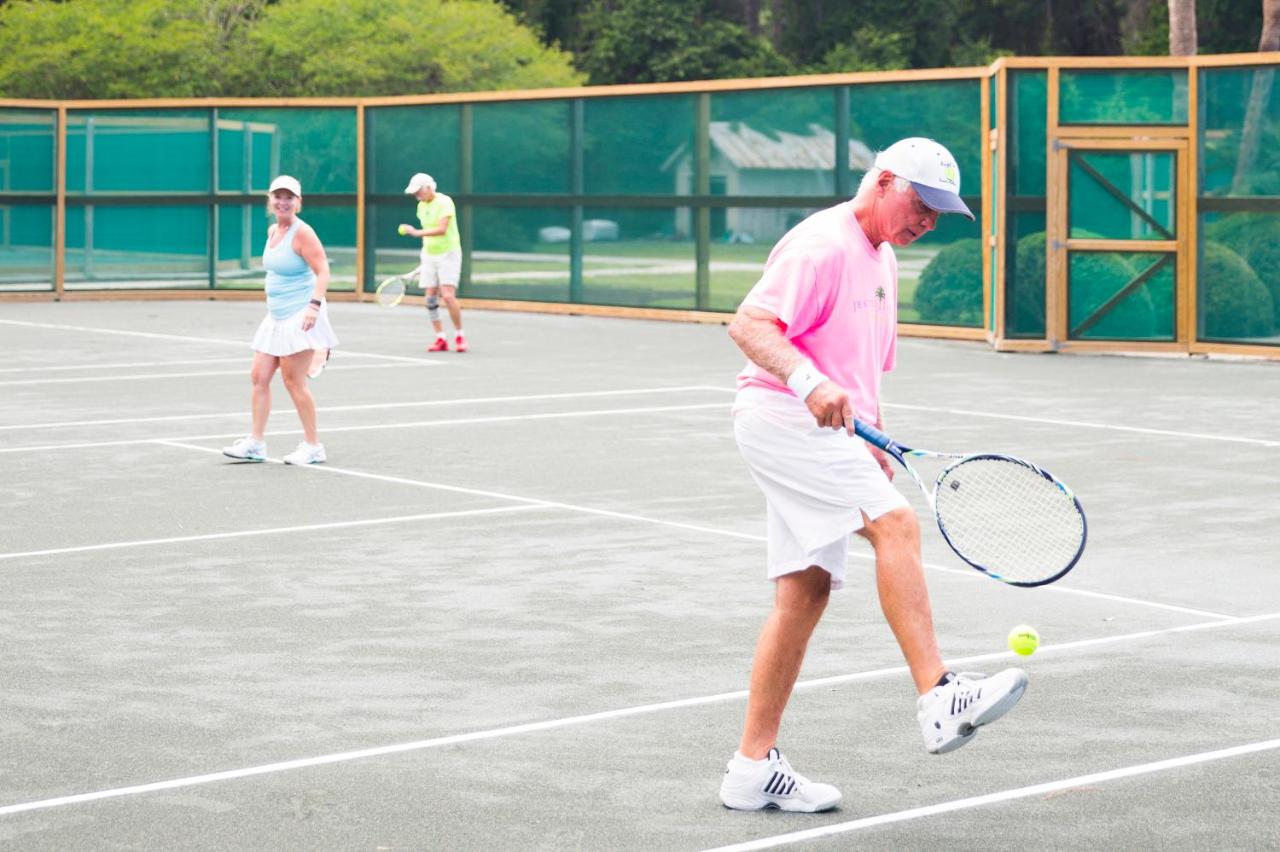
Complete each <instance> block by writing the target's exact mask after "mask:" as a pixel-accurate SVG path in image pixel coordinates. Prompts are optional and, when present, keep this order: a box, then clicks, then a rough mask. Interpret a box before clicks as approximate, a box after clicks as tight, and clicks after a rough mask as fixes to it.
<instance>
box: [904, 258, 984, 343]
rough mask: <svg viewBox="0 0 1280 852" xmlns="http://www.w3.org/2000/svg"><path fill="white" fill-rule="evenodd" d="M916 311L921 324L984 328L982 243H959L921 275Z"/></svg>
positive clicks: (931, 261) (933, 261)
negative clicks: (982, 326)
mask: <svg viewBox="0 0 1280 852" xmlns="http://www.w3.org/2000/svg"><path fill="white" fill-rule="evenodd" d="M915 308H916V311H917V312H918V313H919V315H920V321H921V322H929V323H938V324H940V325H968V326H981V325H982V240H980V239H978V238H977V237H974V238H972V239H966V240H956V241H955V242H954V243H951V244H950V245H948V246H946V247H945V248H943V249H942V250H941V251H939V252H938V253H937V254H935V255H934V256H933V257H932V258H931V259H930V261H929V265H928V266H926V267H925V268H924V270H923V271H922V272H921V273H920V281H919V284H917V286H916V295H915Z"/></svg>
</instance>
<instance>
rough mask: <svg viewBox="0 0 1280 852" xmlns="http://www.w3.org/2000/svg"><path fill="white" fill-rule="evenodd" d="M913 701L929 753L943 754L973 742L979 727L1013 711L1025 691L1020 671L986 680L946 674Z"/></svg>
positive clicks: (984, 676)
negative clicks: (943, 681) (942, 681)
mask: <svg viewBox="0 0 1280 852" xmlns="http://www.w3.org/2000/svg"><path fill="white" fill-rule="evenodd" d="M947 677H948V680H947V682H946V683H944V684H942V685H941V686H935V687H934V688H933V689H931V690H929V691H928V692H926V693H925V694H924V695H921V696H920V698H919V700H918V701H916V719H917V720H918V721H919V722H920V733H921V734H923V735H924V748H925V751H927V752H929V753H930V754H946V753H947V752H949V751H955V750H956V749H958V748H960V746H962V745H964V744H965V743H967V742H969V740H971V739H973V737H974V735H976V734H977V733H978V728H980V727H982V726H983V725H989V724H990V723H992V722H994V721H995V720H996V719H999V718H1000V717H1001V716H1003V715H1004V714H1005V713H1008V712H1009V711H1010V710H1012V709H1013V705H1015V704H1017V703H1018V699H1020V698H1022V693H1024V692H1026V691H1027V674H1026V672H1024V671H1023V670H1022V669H1005V670H1004V671H1002V672H998V673H996V674H993V675H991V677H987V676H986V675H982V674H974V673H972V672H963V673H961V674H959V675H956V674H949V675H948V676H947Z"/></svg>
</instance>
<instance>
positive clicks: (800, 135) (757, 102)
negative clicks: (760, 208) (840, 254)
mask: <svg viewBox="0 0 1280 852" xmlns="http://www.w3.org/2000/svg"><path fill="white" fill-rule="evenodd" d="M834 128H835V100H834V95H833V94H832V91H831V90H830V89H782V90H774V91H765V92H729V93H723V94H721V93H717V94H714V95H712V96H711V126H710V128H709V131H708V133H709V138H710V144H711V151H710V154H711V162H710V166H711V173H710V178H711V181H710V183H711V194H712V195H780V196H786V195H833V194H834V193H835V155H836V137H835V129H834ZM850 148H851V150H855V149H856V150H857V152H858V157H857V164H856V167H854V161H853V159H852V158H851V160H850V165H851V168H854V169H855V170H856V171H863V170H865V169H866V168H867V165H868V161H867V152H866V150H865V147H864V146H854V145H852V144H851V145H850ZM692 165H693V164H692V157H691V156H690V155H689V154H686V155H685V156H684V157H683V158H682V159H681V163H680V166H681V167H682V171H683V172H684V174H685V175H687V176H688V178H687V179H688V180H691V179H692Z"/></svg>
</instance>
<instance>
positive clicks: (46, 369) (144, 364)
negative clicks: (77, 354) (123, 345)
mask: <svg viewBox="0 0 1280 852" xmlns="http://www.w3.org/2000/svg"><path fill="white" fill-rule="evenodd" d="M242 363H244V359H243V358H197V359H193V360H184V361H133V362H128V363H118V364H63V365H60V366H56V367H47V366H38V367H36V366H32V367H0V373H46V372H51V371H57V370H63V371H65V370H121V369H130V370H132V369H134V368H137V367H172V366H173V365H174V364H242Z"/></svg>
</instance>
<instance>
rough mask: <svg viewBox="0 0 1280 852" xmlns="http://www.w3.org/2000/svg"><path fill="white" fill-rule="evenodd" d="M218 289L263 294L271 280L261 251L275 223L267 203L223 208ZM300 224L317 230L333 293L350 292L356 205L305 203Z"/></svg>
mask: <svg viewBox="0 0 1280 852" xmlns="http://www.w3.org/2000/svg"><path fill="white" fill-rule="evenodd" d="M217 208H218V264H217V286H218V287H219V288H224V289H233V290H260V289H262V286H263V283H264V282H265V280H266V270H264V269H263V267H262V250H263V248H264V247H265V246H266V242H267V228H268V227H270V226H271V225H272V224H274V222H275V217H273V216H271V215H269V214H268V213H267V207H266V203H265V201H263V202H254V203H251V204H219V205H218V206H217ZM300 218H301V219H302V220H303V221H304V222H306V223H307V224H308V225H310V226H311V227H312V228H314V229H315V232H316V236H317V237H319V238H320V243H321V245H323V246H324V251H325V256H326V257H328V259H329V290H330V291H331V292H335V293H338V292H351V291H353V290H354V289H355V280H356V279H355V274H356V249H355V242H354V240H355V232H356V209H355V205H351V204H331V203H324V204H319V203H316V202H310V203H308V202H306V200H305V198H304V201H303V209H302V213H301V216H300Z"/></svg>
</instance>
